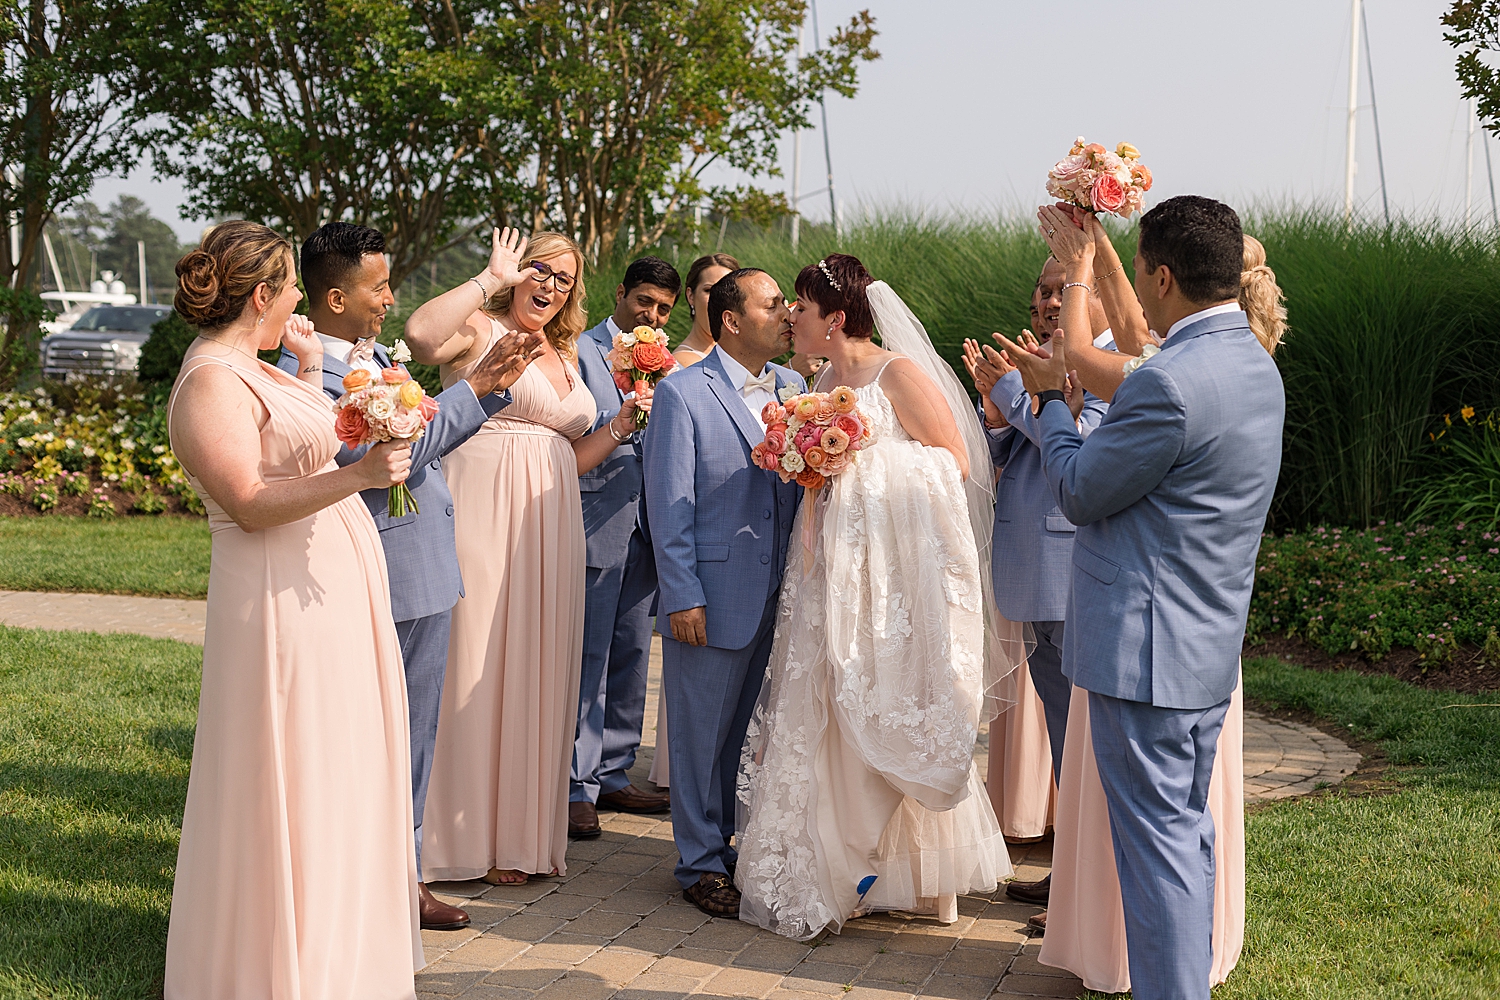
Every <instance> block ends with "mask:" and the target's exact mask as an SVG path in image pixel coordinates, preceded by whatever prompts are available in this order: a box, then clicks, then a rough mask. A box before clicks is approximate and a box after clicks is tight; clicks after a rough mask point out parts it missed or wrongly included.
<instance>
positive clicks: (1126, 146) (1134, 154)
mask: <svg viewBox="0 0 1500 1000" xmlns="http://www.w3.org/2000/svg"><path fill="white" fill-rule="evenodd" d="M1115 155H1116V156H1118V157H1119V158H1120V159H1122V160H1139V159H1140V158H1141V151H1140V150H1139V149H1136V148H1135V147H1134V146H1132V145H1131V144H1130V143H1128V142H1122V143H1120V144H1119V145H1118V146H1116V147H1115Z"/></svg>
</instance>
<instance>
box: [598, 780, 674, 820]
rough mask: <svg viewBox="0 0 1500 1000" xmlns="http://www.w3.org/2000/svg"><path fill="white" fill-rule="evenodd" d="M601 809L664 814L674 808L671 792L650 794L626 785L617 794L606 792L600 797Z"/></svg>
mask: <svg viewBox="0 0 1500 1000" xmlns="http://www.w3.org/2000/svg"><path fill="white" fill-rule="evenodd" d="M599 808H601V809H614V810H617V811H618V812H626V813H664V812H666V811H667V810H668V809H671V808H672V795H671V793H670V792H648V791H645V790H644V789H640V788H637V787H635V786H634V785H626V786H625V787H624V788H622V789H620V790H619V791H617V792H606V793H605V794H603V795H601V796H599Z"/></svg>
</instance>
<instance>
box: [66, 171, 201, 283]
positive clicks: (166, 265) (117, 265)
mask: <svg viewBox="0 0 1500 1000" xmlns="http://www.w3.org/2000/svg"><path fill="white" fill-rule="evenodd" d="M52 240H53V245H54V247H55V248H56V251H57V254H58V257H59V258H60V259H59V261H58V263H59V266H61V267H63V268H64V269H65V270H68V271H71V272H72V275H71V279H70V283H71V284H72V286H73V287H75V288H87V287H88V282H89V280H90V278H91V277H92V275H90V273H89V268H88V261H89V254H91V253H92V254H93V255H94V263H95V265H96V268H97V270H98V271H113V272H114V273H115V274H116V275H117V276H118V277H119V279H120V280H121V281H123V282H125V284H126V285H128V286H130V287H131V288H134V287H135V286H136V284H137V283H138V282H139V280H140V279H139V271H140V261H139V257H138V250H137V248H136V243H137V241H142V242H144V243H145V244H146V282H147V284H148V286H149V291H150V293H151V296H150V298H152V299H170V298H171V296H172V291H171V290H172V286H173V284H174V282H175V278H174V273H175V267H176V265H177V259H178V258H179V257H180V256H182V247H181V245H180V244H179V243H178V242H177V233H176V232H174V231H173V229H172V227H171V226H170V225H168V224H167V223H165V222H163V221H162V220H161V219H158V218H157V217H156V216H154V215H152V214H151V211H150V209H148V208H147V207H146V203H145V202H144V201H142V200H141V199H139V198H137V197H135V196H133V195H128V194H122V195H120V196H119V197H118V198H116V199H115V202H114V204H113V205H111V206H109V208H107V209H104V210H102V211H101V210H100V208H99V206H97V205H95V204H94V203H93V202H91V201H84V202H80V203H79V204H78V205H76V206H75V207H74V208H73V210H72V211H71V212H69V213H68V214H67V215H65V216H63V217H61V218H59V219H58V220H57V223H56V231H55V232H54V233H53V237H52ZM148 300H149V299H148V298H147V297H146V296H142V298H141V301H142V302H145V301H148Z"/></svg>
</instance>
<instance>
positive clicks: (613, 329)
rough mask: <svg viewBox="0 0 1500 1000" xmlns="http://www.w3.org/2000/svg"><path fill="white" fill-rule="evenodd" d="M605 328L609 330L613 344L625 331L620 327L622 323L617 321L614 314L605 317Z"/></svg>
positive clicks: (610, 340)
mask: <svg viewBox="0 0 1500 1000" xmlns="http://www.w3.org/2000/svg"><path fill="white" fill-rule="evenodd" d="M604 329H606V330H608V331H609V342H610V343H611V344H613V343H614V342H615V338H616V337H618V336H619V335H620V334H621V333H622V332H623V331H622V330H621V329H620V324H618V323H616V322H615V318H614V317H613V316H606V317H604Z"/></svg>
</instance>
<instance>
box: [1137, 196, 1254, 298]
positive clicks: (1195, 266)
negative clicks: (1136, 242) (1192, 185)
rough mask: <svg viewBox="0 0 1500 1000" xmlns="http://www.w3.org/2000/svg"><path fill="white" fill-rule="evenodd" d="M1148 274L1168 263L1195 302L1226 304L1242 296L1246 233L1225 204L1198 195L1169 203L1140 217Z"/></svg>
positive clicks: (1180, 197)
mask: <svg viewBox="0 0 1500 1000" xmlns="http://www.w3.org/2000/svg"><path fill="white" fill-rule="evenodd" d="M1140 252H1141V260H1142V261H1144V262H1145V264H1146V273H1147V274H1152V273H1155V271H1156V269H1157V268H1158V267H1161V266H1162V265H1163V264H1165V265H1166V266H1167V267H1169V268H1171V269H1172V277H1174V278H1175V279H1176V280H1177V284H1178V286H1179V287H1180V288H1181V289H1182V294H1183V297H1184V298H1186V299H1187V300H1188V301H1190V302H1224V301H1226V300H1228V299H1233V298H1237V297H1238V296H1239V294H1240V272H1241V271H1242V270H1244V266H1245V265H1244V261H1245V234H1244V232H1243V230H1241V228H1240V217H1239V216H1238V215H1236V214H1235V211H1234V209H1232V208H1230V207H1229V206H1228V205H1226V204H1224V203H1223V202H1221V201H1214V200H1213V199H1212V198H1203V197H1200V196H1198V195H1194V194H1184V195H1178V196H1177V197H1175V198H1168V199H1167V200H1166V201H1164V202H1162V203H1161V204H1160V205H1157V206H1156V207H1155V208H1153V209H1152V210H1151V211H1149V212H1147V213H1146V214H1145V215H1143V216H1141V237H1140Z"/></svg>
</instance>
